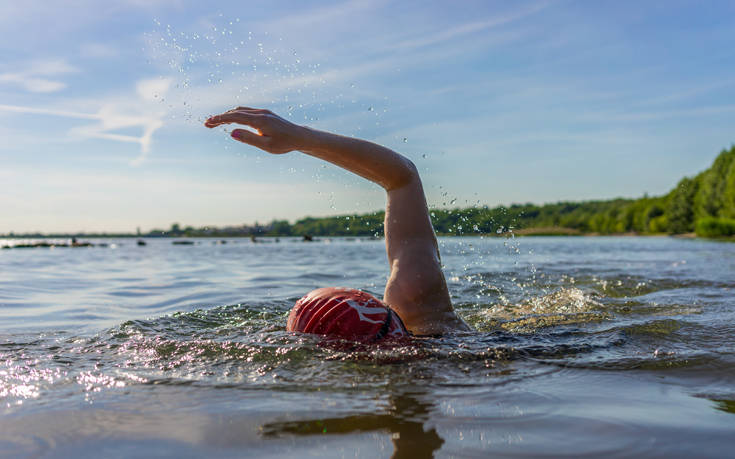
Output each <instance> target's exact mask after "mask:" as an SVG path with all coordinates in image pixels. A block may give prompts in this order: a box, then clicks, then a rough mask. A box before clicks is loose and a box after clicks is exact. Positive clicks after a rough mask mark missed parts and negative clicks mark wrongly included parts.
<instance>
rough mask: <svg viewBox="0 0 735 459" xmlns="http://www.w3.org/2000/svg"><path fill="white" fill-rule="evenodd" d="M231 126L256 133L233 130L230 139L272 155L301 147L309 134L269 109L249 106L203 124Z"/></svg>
mask: <svg viewBox="0 0 735 459" xmlns="http://www.w3.org/2000/svg"><path fill="white" fill-rule="evenodd" d="M233 123H234V124H242V125H245V126H249V127H252V128H253V129H255V130H256V131H257V132H253V131H250V130H248V129H234V130H233V131H232V132H231V133H230V135H231V136H232V138H233V139H235V140H239V141H240V142H243V143H247V144H248V145H252V146H254V147H258V148H260V149H261V150H264V151H267V152H268V153H272V154H275V155H280V154H283V153H288V152H289V151H293V150H299V149H301V148H303V146H304V145H305V142H306V138H307V134H308V132H309V130H308V128H305V127H303V126H299V125H297V124H294V123H292V122H290V121H287V120H285V119H283V118H281V117H280V116H278V115H276V114H275V113H273V112H272V111H270V110H264V109H259V108H250V107H237V108H235V109H233V110H229V111H227V112H225V113H222V114H221V115H214V116H211V117H210V118H209V119H207V121H205V122H204V125H205V126H206V127H208V128H213V127H217V126H220V125H222V124H233Z"/></svg>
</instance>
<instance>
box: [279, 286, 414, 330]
mask: <svg viewBox="0 0 735 459" xmlns="http://www.w3.org/2000/svg"><path fill="white" fill-rule="evenodd" d="M286 330H288V331H298V332H303V333H314V334H318V335H327V336H331V337H337V338H345V339H349V340H352V341H359V342H362V343H376V342H378V341H382V340H384V339H398V338H404V337H408V336H409V333H408V331H407V330H406V327H405V326H404V325H403V322H401V318H400V317H398V314H396V313H395V312H393V311H392V310H391V309H390V308H388V307H387V306H386V305H384V304H383V303H382V302H381V301H380V300H378V299H377V298H375V297H374V296H372V295H370V294H369V293H365V292H361V291H360V290H355V289H351V288H339V287H328V288H319V289H316V290H314V291H311V292H309V293H307V294H306V295H305V296H304V297H302V298H301V299H300V300H299V301H297V302H296V304H295V305H294V307H293V309H291V313H290V314H289V315H288V323H287V324H286Z"/></svg>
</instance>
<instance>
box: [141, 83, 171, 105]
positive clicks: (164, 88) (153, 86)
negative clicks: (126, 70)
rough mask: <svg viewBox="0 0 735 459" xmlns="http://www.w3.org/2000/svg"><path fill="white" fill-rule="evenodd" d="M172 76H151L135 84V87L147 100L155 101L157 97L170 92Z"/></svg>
mask: <svg viewBox="0 0 735 459" xmlns="http://www.w3.org/2000/svg"><path fill="white" fill-rule="evenodd" d="M172 81H173V80H172V79H171V78H151V79H147V80H140V81H138V83H137V84H136V85H135V89H136V90H137V92H138V95H139V96H140V97H141V98H143V100H147V101H155V100H156V99H158V98H160V97H163V96H165V95H166V92H168V88H169V87H171V82H172Z"/></svg>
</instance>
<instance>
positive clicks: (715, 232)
mask: <svg viewBox="0 0 735 459" xmlns="http://www.w3.org/2000/svg"><path fill="white" fill-rule="evenodd" d="M696 232H697V236H701V237H725V236H735V220H733V219H731V218H715V217H705V218H700V219H699V220H697V224H696Z"/></svg>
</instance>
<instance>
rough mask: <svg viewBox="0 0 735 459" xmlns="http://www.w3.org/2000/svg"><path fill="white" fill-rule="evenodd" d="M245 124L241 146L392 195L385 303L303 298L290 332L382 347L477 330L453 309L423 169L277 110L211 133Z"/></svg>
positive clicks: (317, 293)
mask: <svg viewBox="0 0 735 459" xmlns="http://www.w3.org/2000/svg"><path fill="white" fill-rule="evenodd" d="M223 124H240V125H244V126H248V127H250V128H252V129H254V130H255V131H256V132H253V131H251V130H248V129H234V130H233V131H232V132H231V134H230V135H231V136H232V137H233V138H234V139H235V140H238V141H240V142H243V143H246V144H248V145H252V146H254V147H257V148H260V149H261V150H263V151H266V152H268V153H271V154H275V155H280V154H284V153H288V152H291V151H301V152H303V153H305V154H307V155H310V156H314V157H316V158H319V159H322V160H324V161H327V162H330V163H332V164H335V165H337V166H339V167H341V168H343V169H346V170H348V171H350V172H353V173H355V174H357V175H359V176H361V177H363V178H366V179H368V180H370V181H371V182H374V183H376V184H378V185H380V186H382V187H383V188H384V189H385V191H386V193H387V203H386V208H385V246H386V252H387V254H388V263H389V265H390V276H389V278H388V283H387V284H386V287H385V293H384V295H383V302H381V301H380V300H378V299H377V298H375V297H373V296H372V295H370V294H368V293H365V292H361V291H359V290H354V289H345V288H322V289H317V290H314V291H313V292H310V293H308V294H307V295H305V296H304V297H303V298H301V299H300V300H299V301H298V302H297V303H296V305H295V306H294V308H293V309H292V310H291V313H290V315H289V319H288V324H287V329H288V330H290V331H301V332H307V333H318V334H322V335H329V336H336V337H343V338H348V339H354V340H356V341H362V342H379V341H381V340H383V339H386V338H390V337H401V336H403V335H408V333H407V332H410V333H411V334H413V335H416V336H421V335H441V334H444V333H448V332H456V331H470V330H471V329H470V327H469V326H468V325H467V324H466V323H465V322H464V321H463V320H462V319H460V318H459V317H458V316H457V314H456V313H455V312H454V309H453V308H452V303H451V301H450V299H449V291H448V289H447V283H446V280H445V279H444V273H442V270H441V264H440V258H439V246H438V244H437V241H436V235H435V234H434V228H433V227H432V225H431V219H430V217H429V211H428V208H427V205H426V198H425V196H424V190H423V187H422V185H421V178H420V177H419V173H418V170H417V169H416V166H414V164H413V163H412V162H411V161H410V160H409V159H408V158H406V157H404V156H402V155H400V154H398V153H396V152H394V151H392V150H390V149H388V148H385V147H382V146H380V145H377V144H374V143H372V142H368V141H365V140H360V139H355V138H351V137H343V136H340V135H336V134H331V133H328V132H323V131H318V130H315V129H311V128H309V127H306V126H300V125H297V124H294V123H291V122H290V121H287V120H285V119H283V118H281V117H280V116H278V115H276V114H275V113H273V112H271V111H270V110H263V109H257V108H249V107H237V108H236V109H233V110H230V111H227V112H225V113H222V114H220V115H215V116H212V117H210V118H209V119H207V121H206V122H205V123H204V125H205V126H206V127H209V128H214V127H216V126H220V125H223Z"/></svg>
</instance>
